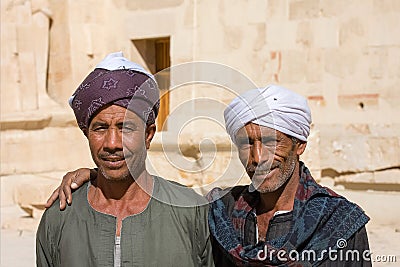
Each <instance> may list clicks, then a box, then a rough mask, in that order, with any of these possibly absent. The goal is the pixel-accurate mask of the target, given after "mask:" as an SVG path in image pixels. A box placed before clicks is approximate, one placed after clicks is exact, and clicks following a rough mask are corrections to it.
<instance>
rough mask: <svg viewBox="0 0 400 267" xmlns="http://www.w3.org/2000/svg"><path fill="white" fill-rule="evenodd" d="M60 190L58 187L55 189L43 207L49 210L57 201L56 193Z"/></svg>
mask: <svg viewBox="0 0 400 267" xmlns="http://www.w3.org/2000/svg"><path fill="white" fill-rule="evenodd" d="M59 190H60V186H59V187H57V188H56V190H54V191H53V193H52V194H51V196H50V197H49V199H48V200H47V202H46V204H45V205H44V206H45V207H46V208H50V207H51V205H52V204H53V203H54V201H56V200H57V198H58V191H59Z"/></svg>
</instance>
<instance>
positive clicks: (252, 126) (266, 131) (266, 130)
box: [236, 122, 283, 137]
mask: <svg viewBox="0 0 400 267" xmlns="http://www.w3.org/2000/svg"><path fill="white" fill-rule="evenodd" d="M250 132H259V133H260V134H262V135H283V133H281V132H280V131H278V130H276V129H273V128H270V127H267V126H261V125H258V124H256V123H253V122H249V123H247V124H246V125H245V126H243V127H242V128H240V129H239V131H238V132H237V134H236V136H238V137H240V136H242V137H243V136H247V135H248V134H249V133H250Z"/></svg>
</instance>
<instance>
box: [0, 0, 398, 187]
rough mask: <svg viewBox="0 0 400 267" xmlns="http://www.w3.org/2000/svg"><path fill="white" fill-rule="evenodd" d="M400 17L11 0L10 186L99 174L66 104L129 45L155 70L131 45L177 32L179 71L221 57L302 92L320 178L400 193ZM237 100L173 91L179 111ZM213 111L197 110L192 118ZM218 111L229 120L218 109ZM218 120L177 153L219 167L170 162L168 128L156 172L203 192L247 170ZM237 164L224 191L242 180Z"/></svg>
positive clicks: (343, 6) (6, 50)
mask: <svg viewBox="0 0 400 267" xmlns="http://www.w3.org/2000/svg"><path fill="white" fill-rule="evenodd" d="M399 19H400V1H397V0H355V1H347V0H336V1H330V0H254V1H235V4H232V1H228V0H219V1H214V0H201V1H200V0H195V1H189V0H168V1H155V0H147V1H134V0H104V1H95V0H80V1H75V0H64V1H58V0H18V1H16V0H3V1H1V175H2V180H3V181H5V180H6V179H18V177H19V175H22V174H41V173H52V172H64V171H66V170H71V169H75V168H78V167H82V166H93V163H92V161H91V159H90V153H89V151H88V148H87V144H86V141H85V138H84V136H83V135H82V134H81V133H80V131H79V129H78V128H77V127H76V124H75V122H74V117H73V114H72V111H71V110H70V109H69V108H68V106H67V99H68V97H69V96H70V95H71V94H72V93H73V91H74V90H75V88H76V86H77V85H78V84H79V83H80V81H81V80H82V79H83V78H84V77H85V75H87V73H88V72H89V71H90V70H91V69H93V67H94V66H95V65H96V63H97V62H99V61H100V60H101V59H102V58H103V57H104V56H105V55H106V54H107V53H109V52H112V51H123V52H124V54H125V56H127V57H128V58H131V59H132V60H133V61H136V62H138V63H140V64H142V65H145V66H146V62H145V61H144V59H143V58H142V56H141V54H140V51H138V48H137V47H136V46H135V45H134V42H133V40H139V39H146V38H156V37H167V36H169V37H170V40H171V51H170V56H171V64H172V66H174V65H178V64H181V63H186V62H192V61H210V62H216V63H219V64H225V65H226V66H228V67H231V68H233V69H235V70H237V71H238V72H240V73H242V74H243V75H244V76H246V77H247V78H248V79H249V80H251V81H252V82H253V83H254V84H255V85H257V86H264V85H266V84H268V83H277V84H281V85H283V86H286V87H288V88H291V89H292V90H294V91H297V92H299V93H301V94H303V95H305V96H306V97H307V98H308V100H309V103H310V106H311V108H312V113H313V127H312V134H311V137H310V141H309V144H308V148H307V152H306V154H305V155H304V157H303V159H304V161H305V162H306V163H307V165H309V167H310V168H311V169H312V171H313V173H314V175H315V176H316V177H317V178H319V179H322V180H324V181H326V180H327V179H328V182H330V183H334V184H335V183H336V184H342V185H344V186H347V187H351V188H359V189H376V190H400V189H399V184H400V153H399V152H400V110H399V108H398V105H399V103H400V90H398V88H397V86H398V85H399V81H400V61H399V60H398V59H399V57H400V29H399V27H398V25H397V24H398V21H399ZM216 76H218V73H216ZM222 78H225V77H222ZM172 83H173V81H172ZM233 96H234V94H233V93H232V92H231V93H227V90H225V89H221V88H216V87H215V86H214V87H213V86H211V85H204V84H203V85H201V84H200V85H199V84H194V85H190V86H186V87H184V88H183V87H180V88H176V90H173V91H172V92H171V95H170V97H171V101H170V105H171V107H170V110H171V111H170V112H171V113H174V112H175V111H176V110H178V109H179V108H180V107H181V106H182V104H183V103H186V102H188V101H193V100H195V99H198V98H200V97H212V98H213V99H214V100H216V101H220V102H221V103H224V104H226V103H228V102H229V101H230V100H231V99H232V98H233ZM196 105H197V106H196ZM199 105H200V106H199ZM202 108H207V107H204V106H202V104H196V103H194V102H193V114H195V110H199V109H202ZM212 111H213V113H214V114H216V115H215V116H216V118H217V119H218V120H219V119H221V116H222V113H221V111H222V109H221V108H220V107H216V108H215V110H212ZM218 114H220V115H218ZM186 115H189V116H190V115H192V114H191V113H189V114H186ZM168 123H169V124H171V125H170V127H169V129H171V128H176V127H181V125H178V124H177V122H176V121H169V122H168ZM208 123H209V122H202V121H201V120H199V121H198V122H195V123H194V124H193V125H190V126H187V128H186V129H185V131H184V132H185V135H184V137H180V138H178V139H179V140H181V141H180V142H181V143H182V144H181V145H182V146H183V147H185V149H186V150H185V149H183V150H182V152H183V154H184V157H182V154H180V153H178V152H177V151H176V150H172V151H171V152H168V153H172V154H173V153H176V154H177V155H176V156H177V157H181V160H186V159H188V162H189V163H188V165H187V166H189V168H192V169H193V170H197V169H196V168H197V167H196V166H198V165H199V164H200V163H199V162H200V161H201V160H205V159H208V160H211V162H212V164H210V165H209V168H208V169H203V170H202V171H201V172H191V171H185V170H183V171H182V170H180V169H178V168H176V166H173V165H171V164H169V162H165V161H162V159H163V158H164V155H163V154H164V152H165V151H163V146H162V142H163V138H162V137H163V136H164V137H165V136H168V135H171V133H168V132H166V133H162V134H161V133H158V137H157V138H156V140H155V141H154V144H153V146H152V148H151V152H150V158H151V160H152V165H154V166H153V167H154V169H161V170H162V172H163V173H162V175H163V176H165V177H167V178H170V179H176V180H178V181H181V182H183V183H186V184H190V185H196V184H197V185H198V184H202V183H207V182H210V181H213V180H215V179H217V178H220V177H221V173H223V172H224V167H223V166H224V165H226V164H227V162H236V163H238V162H237V158H236V155H235V154H234V153H231V152H229V153H228V152H227V151H232V149H233V151H234V148H232V147H231V146H230V143H229V138H228V137H227V136H226V134H225V133H224V131H223V128H222V127H220V125H218V123H217V124H216V125H208ZM207 125H208V126H207ZM200 126H203V127H201V128H200ZM204 127H208V128H207V129H208V130H207V131H206V132H204V131H202V129H204ZM210 136H211V137H210ZM207 137H210V139H211V140H212V143H213V144H214V145H211V146H203V147H201V148H202V149H201V150H202V151H201V153H200V154H201V155H203V156H204V158H203V159H201V158H199V157H193V155H199V153H198V151H200V148H199V146H198V144H199V143H200V141H202V140H204V139H205V138H207ZM178 139H175V141H176V140H178ZM171 140H174V139H171ZM175 148H176V147H175ZM175 148H174V149H175ZM216 155H217V156H216ZM200 165H201V164H200ZM207 166H208V165H207ZM235 166H236V167H233V169H232V170H231V171H232V179H231V180H230V179H225V178H223V179H222V178H221V180H220V183H221V184H222V185H227V184H231V183H232V181H235V182H236V181H239V180H240V179H241V178H243V177H242V175H241V174H242V172H241V169H240V168H241V167H240V165H235ZM239 174H240V175H239ZM233 176H237V177H233ZM204 177H206V178H204ZM58 178H59V177H58ZM242 181H243V180H242Z"/></svg>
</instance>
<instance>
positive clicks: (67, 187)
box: [60, 168, 90, 208]
mask: <svg viewBox="0 0 400 267" xmlns="http://www.w3.org/2000/svg"><path fill="white" fill-rule="evenodd" d="M89 179H90V169H87V168H81V169H78V170H76V171H73V172H68V173H67V174H66V175H65V176H64V177H63V181H62V183H61V188H62V192H60V204H61V206H60V208H62V207H64V206H65V205H66V203H68V204H69V205H71V203H72V190H75V189H77V188H79V187H80V186H81V185H83V184H84V183H85V182H87V181H89ZM62 196H63V198H65V201H64V200H62V199H61V197H62Z"/></svg>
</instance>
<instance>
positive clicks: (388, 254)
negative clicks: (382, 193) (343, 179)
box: [0, 206, 400, 267]
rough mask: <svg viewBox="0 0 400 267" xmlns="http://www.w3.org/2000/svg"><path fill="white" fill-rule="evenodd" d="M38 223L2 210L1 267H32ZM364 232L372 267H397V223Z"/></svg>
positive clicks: (18, 211)
mask: <svg viewBox="0 0 400 267" xmlns="http://www.w3.org/2000/svg"><path fill="white" fill-rule="evenodd" d="M38 223H39V219H38V218H31V217H28V216H27V215H26V213H25V212H24V211H22V210H21V209H20V208H19V207H18V206H7V207H2V208H1V264H0V266H1V267H10V266H13V267H30V266H35V231H36V228H37V225H38ZM367 230H368V234H369V240H370V248H371V251H372V253H373V254H372V255H373V258H374V259H375V262H374V263H373V266H400V223H399V224H397V223H390V224H385V223H382V222H380V223H376V222H374V220H371V223H369V224H368V227H367ZM382 261H384V262H382ZM388 261H392V262H388ZM393 261H396V262H393Z"/></svg>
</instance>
